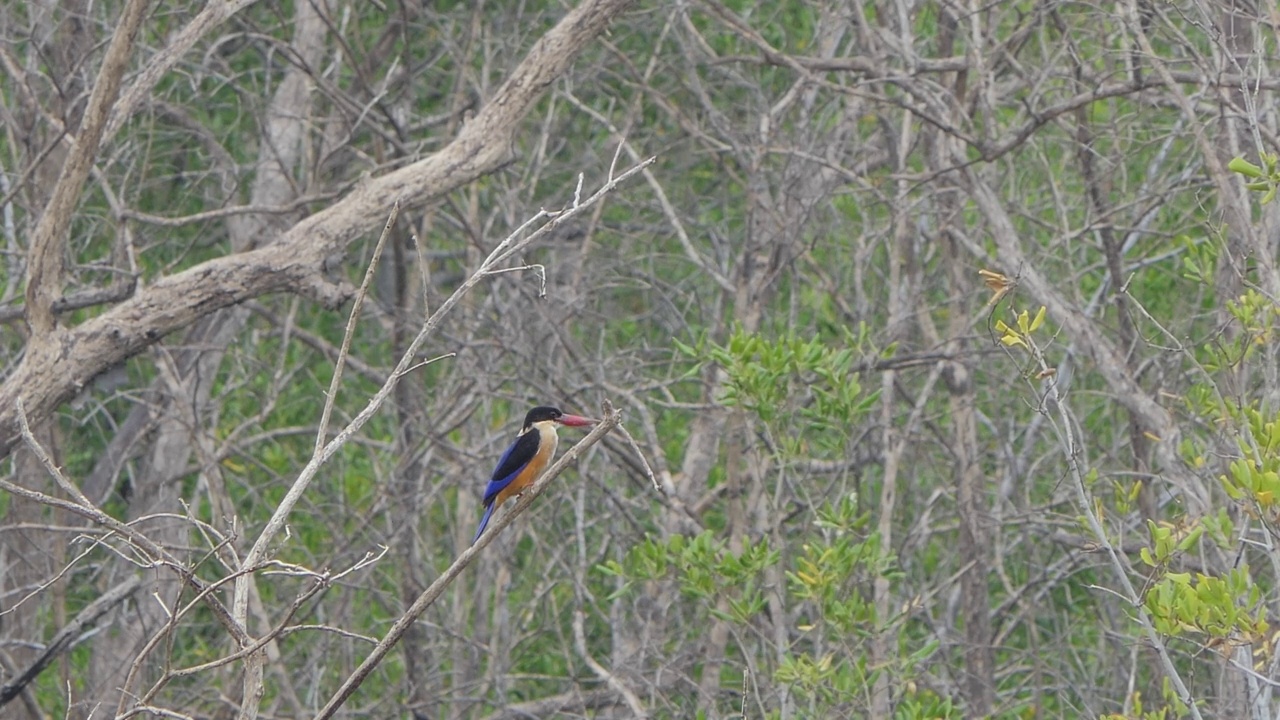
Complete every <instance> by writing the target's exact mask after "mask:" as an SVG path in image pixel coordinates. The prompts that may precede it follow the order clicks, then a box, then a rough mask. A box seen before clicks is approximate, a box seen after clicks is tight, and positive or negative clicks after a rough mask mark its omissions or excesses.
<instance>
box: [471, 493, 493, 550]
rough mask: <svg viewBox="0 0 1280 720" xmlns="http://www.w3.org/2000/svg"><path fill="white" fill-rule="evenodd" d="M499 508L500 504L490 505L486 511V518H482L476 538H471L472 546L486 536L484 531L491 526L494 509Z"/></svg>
mask: <svg viewBox="0 0 1280 720" xmlns="http://www.w3.org/2000/svg"><path fill="white" fill-rule="evenodd" d="M496 507H498V503H490V505H489V507H487V508H485V509H484V517H482V518H480V527H478V528H476V536H475V537H473V538H471V544H472V545H475V544H476V541H477V540H479V539H480V536H481V535H483V534H484V529H485V528H486V527H488V526H489V518H490V517H491V516H492V515H493V509H494V508H496Z"/></svg>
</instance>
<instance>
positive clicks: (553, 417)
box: [524, 405, 596, 430]
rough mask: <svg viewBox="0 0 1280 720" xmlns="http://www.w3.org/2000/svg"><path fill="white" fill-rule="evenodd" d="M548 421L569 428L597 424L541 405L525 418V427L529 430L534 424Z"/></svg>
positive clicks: (585, 418) (586, 418) (589, 419)
mask: <svg viewBox="0 0 1280 720" xmlns="http://www.w3.org/2000/svg"><path fill="white" fill-rule="evenodd" d="M548 420H550V421H552V422H555V423H558V424H560V425H568V426H569V427H584V426H587V425H594V424H595V422H596V421H595V420H592V419H591V418H589V417H582V416H581V415H569V414H567V413H563V412H560V408H553V407H549V406H546V405H539V406H538V407H536V408H534V409H532V410H530V411H529V414H528V415H525V416H524V427H525V429H526V430H528V429H529V428H531V427H533V424H534V423H539V422H546V421H548Z"/></svg>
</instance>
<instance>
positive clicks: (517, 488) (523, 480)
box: [471, 405, 596, 545]
mask: <svg viewBox="0 0 1280 720" xmlns="http://www.w3.org/2000/svg"><path fill="white" fill-rule="evenodd" d="M595 422H596V421H595V420H592V419H591V418H585V417H582V416H580V415H568V414H565V413H563V412H561V411H560V408H554V407H548V406H546V405H539V406H538V407H536V408H534V409H532V410H530V411H529V412H528V414H526V415H525V416H524V427H523V428H522V429H521V430H520V434H519V435H517V436H516V439H515V441H514V442H512V443H511V446H510V447H508V448H507V451H506V452H504V453H503V454H502V459H501V460H499V461H498V467H496V468H494V470H493V477H491V478H490V479H489V484H488V485H487V486H486V487H485V489H484V517H482V518H480V527H479V528H477V529H476V536H475V537H474V538H472V539H471V544H472V545H475V543H476V540H479V539H480V536H481V535H482V534H484V529H485V527H487V526H488V525H489V518H490V517H492V516H493V511H494V510H495V509H497V508H498V506H499V505H501V504H502V503H504V502H506V501H507V499H508V498H513V497H518V496H519V495H520V493H522V492H524V491H525V490H527V489H528V488H529V486H530V485H532V484H533V483H534V481H535V480H537V479H538V478H539V477H540V476H541V475H542V473H543V471H545V470H546V469H547V466H549V465H550V464H551V458H552V457H554V456H555V454H556V445H558V444H559V442H560V438H559V437H558V436H557V435H556V427H557V426H559V425H567V426H569V427H583V426H586V425H593V424H595Z"/></svg>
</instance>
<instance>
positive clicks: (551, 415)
mask: <svg viewBox="0 0 1280 720" xmlns="http://www.w3.org/2000/svg"><path fill="white" fill-rule="evenodd" d="M563 416H564V413H562V412H560V408H554V407H550V406H547V405H539V406H538V407H536V408H534V409H532V410H530V411H529V414H528V415H525V416H524V426H525V427H533V424H534V423H536V422H542V421H543V420H559V419H560V418H561V417H563Z"/></svg>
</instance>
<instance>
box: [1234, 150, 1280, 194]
mask: <svg viewBox="0 0 1280 720" xmlns="http://www.w3.org/2000/svg"><path fill="white" fill-rule="evenodd" d="M1262 162H1263V163H1264V164H1265V165H1266V168H1265V169H1264V168H1262V167H1259V166H1257V165H1254V164H1253V163H1251V162H1249V161H1248V160H1245V159H1244V158H1242V157H1238V158H1235V159H1233V160H1232V161H1231V162H1229V163H1227V169H1228V170H1231V171H1232V172H1235V173H1240V174H1241V175H1243V176H1245V177H1246V178H1248V179H1249V180H1251V181H1252V182H1247V183H1245V187H1247V188H1249V189H1250V190H1253V191H1255V192H1260V193H1263V195H1262V200H1261V202H1262V204H1263V205H1266V204H1267V203H1269V202H1271V201H1272V200H1274V199H1275V197H1276V190H1277V188H1280V168H1278V167H1277V165H1278V163H1277V156H1276V155H1272V154H1270V153H1263V154H1262Z"/></svg>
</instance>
